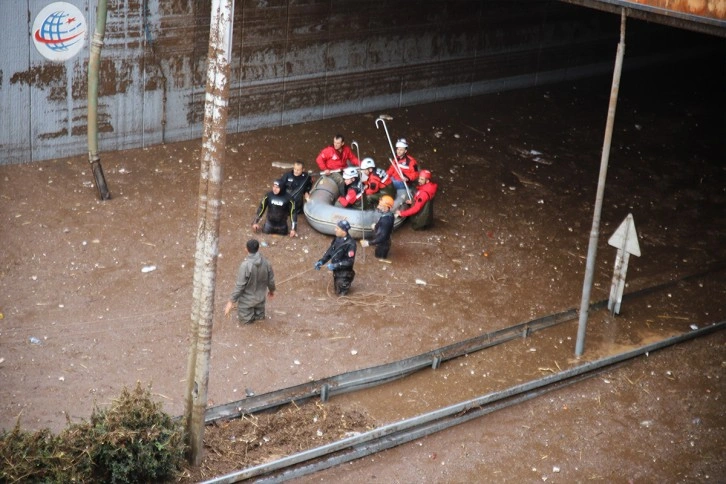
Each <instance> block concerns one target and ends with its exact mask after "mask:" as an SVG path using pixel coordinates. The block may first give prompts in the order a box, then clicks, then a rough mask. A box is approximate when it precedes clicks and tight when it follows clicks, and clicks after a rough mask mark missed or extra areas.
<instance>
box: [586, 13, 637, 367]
mask: <svg viewBox="0 0 726 484" xmlns="http://www.w3.org/2000/svg"><path fill="white" fill-rule="evenodd" d="M625 19H626V15H625V9H622V10H621V13H620V42H619V43H618V51H617V54H616V56H615V69H614V70H613V83H612V87H611V89H610V105H609V107H608V118H607V122H606V124H605V138H604V140H603V147H602V156H601V158H600V176H599V178H598V182H597V194H596V195H595V209H594V210H593V215H592V228H591V229H590V243H589V245H588V248H587V263H586V266H585V280H584V282H583V284H582V301H581V302H580V321H579V324H578V327H577V342H576V345H575V356H577V357H580V356H582V353H583V351H584V349H585V330H586V329H587V312H588V309H589V307H590V290H591V289H592V279H593V274H594V272H595V256H596V254H597V239H598V235H599V233H600V215H601V213H602V200H603V194H604V192H605V179H606V178H607V174H608V160H609V158H610V142H611V141H612V138H613V124H614V123H615V107H616V106H617V104H618V91H619V90H620V74H621V72H622V70H623V56H624V55H625Z"/></svg>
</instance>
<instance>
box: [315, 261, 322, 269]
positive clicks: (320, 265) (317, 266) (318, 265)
mask: <svg viewBox="0 0 726 484" xmlns="http://www.w3.org/2000/svg"><path fill="white" fill-rule="evenodd" d="M321 267H323V262H322V261H317V262H316V263H315V270H316V271H319V270H320V268H321Z"/></svg>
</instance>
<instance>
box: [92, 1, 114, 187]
mask: <svg viewBox="0 0 726 484" xmlns="http://www.w3.org/2000/svg"><path fill="white" fill-rule="evenodd" d="M106 12H107V8H106V0H99V1H98V6H97V7H96V31H95V32H93V38H92V40H91V52H90V55H89V58H88V113H87V121H88V122H87V124H88V126H87V128H86V129H87V133H88V162H89V163H90V164H91V171H92V172H93V177H94V179H95V181H96V188H97V189H98V196H99V197H100V198H101V200H108V199H109V198H111V194H110V193H109V191H108V187H107V186H106V178H105V177H104V176H103V168H102V167H101V158H100V157H99V156H98V71H99V70H100V64H101V48H102V47H103V38H104V36H105V35H106Z"/></svg>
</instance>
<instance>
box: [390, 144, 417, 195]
mask: <svg viewBox="0 0 726 484" xmlns="http://www.w3.org/2000/svg"><path fill="white" fill-rule="evenodd" d="M399 171H400V172H401V174H400V175H399ZM388 176H390V177H391V179H392V180H393V186H394V187H395V188H396V190H398V189H401V188H404V187H405V186H406V185H410V184H412V183H415V182H416V179H417V178H418V162H417V161H416V159H415V158H414V157H413V156H411V155H410V154H409V153H408V141H406V138H399V139H398V141H396V159H395V160H393V161H391V166H390V167H389V168H388ZM401 176H403V178H401Z"/></svg>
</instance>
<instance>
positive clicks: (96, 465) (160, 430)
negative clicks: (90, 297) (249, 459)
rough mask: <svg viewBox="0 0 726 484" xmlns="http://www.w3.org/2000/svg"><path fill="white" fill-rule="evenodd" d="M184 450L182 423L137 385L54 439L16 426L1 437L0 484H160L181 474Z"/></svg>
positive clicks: (43, 433) (42, 432) (48, 435)
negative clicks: (50, 483) (106, 483)
mask: <svg viewBox="0 0 726 484" xmlns="http://www.w3.org/2000/svg"><path fill="white" fill-rule="evenodd" d="M185 450H186V449H185V446H184V434H183V430H182V428H181V426H180V424H179V423H177V422H175V421H174V420H173V419H172V418H171V417H170V416H169V415H167V414H165V413H164V412H163V411H162V410H161V404H159V403H155V402H154V401H153V400H152V399H151V392H150V391H149V390H148V389H144V388H142V387H141V384H140V383H137V385H136V389H135V390H133V391H129V390H128V389H126V388H124V390H123V392H122V393H121V396H120V397H119V398H118V399H117V400H114V401H113V403H112V404H111V405H110V407H109V408H107V409H101V408H99V407H97V406H96V407H95V408H94V410H93V413H92V415H91V420H90V422H83V423H80V424H72V425H69V426H68V428H66V429H65V430H63V431H62V432H61V433H60V434H58V435H54V434H53V433H52V432H50V430H48V429H43V430H40V431H37V432H26V431H23V430H21V429H20V423H19V422H18V423H17V424H16V426H15V428H14V429H13V430H12V431H10V432H4V433H3V434H2V435H0V459H2V462H3V464H2V466H0V482H112V483H126V482H128V483H131V482H134V483H135V482H160V481H165V480H171V479H172V478H173V477H174V476H175V474H176V473H177V472H178V471H179V470H180V469H181V467H182V465H183V463H184V452H185Z"/></svg>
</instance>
